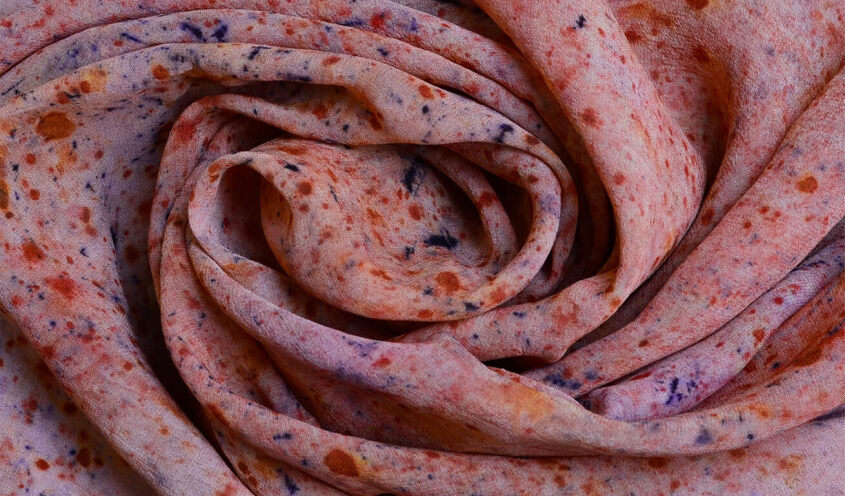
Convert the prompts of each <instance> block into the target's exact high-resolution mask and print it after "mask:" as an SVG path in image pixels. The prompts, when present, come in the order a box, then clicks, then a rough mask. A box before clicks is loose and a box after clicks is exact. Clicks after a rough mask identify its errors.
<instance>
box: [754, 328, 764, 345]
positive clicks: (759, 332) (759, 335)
mask: <svg viewBox="0 0 845 496" xmlns="http://www.w3.org/2000/svg"><path fill="white" fill-rule="evenodd" d="M751 334H753V335H754V343H755V344H758V343H760V342H761V341H763V336H765V335H766V331H764V330H763V329H754V331H753V332H752V333H751Z"/></svg>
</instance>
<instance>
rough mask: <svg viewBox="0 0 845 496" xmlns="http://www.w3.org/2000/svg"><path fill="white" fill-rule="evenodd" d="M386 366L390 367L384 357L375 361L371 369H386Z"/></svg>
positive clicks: (388, 361)
mask: <svg viewBox="0 0 845 496" xmlns="http://www.w3.org/2000/svg"><path fill="white" fill-rule="evenodd" d="M388 365H390V359H389V358H386V357H381V358H379V359H378V360H376V361H375V362H373V367H379V368H382V367H387V366H388Z"/></svg>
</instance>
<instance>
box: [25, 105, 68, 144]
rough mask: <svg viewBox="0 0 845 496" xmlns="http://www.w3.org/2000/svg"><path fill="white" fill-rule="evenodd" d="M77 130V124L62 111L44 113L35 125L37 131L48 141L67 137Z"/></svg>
mask: <svg viewBox="0 0 845 496" xmlns="http://www.w3.org/2000/svg"><path fill="white" fill-rule="evenodd" d="M75 130H76V124H74V123H73V122H72V121H71V120H70V119H68V118H67V116H66V115H65V114H64V113H62V112H50V113H48V114H44V115H43V116H42V117H41V118H40V119H38V124H36V126H35V131H36V132H37V133H38V134H40V135H41V137H42V138H44V139H45V140H46V141H50V140H54V139H62V138H67V137H68V136H70V135H71V134H73V132H74V131H75Z"/></svg>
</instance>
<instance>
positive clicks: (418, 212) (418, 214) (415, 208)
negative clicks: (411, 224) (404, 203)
mask: <svg viewBox="0 0 845 496" xmlns="http://www.w3.org/2000/svg"><path fill="white" fill-rule="evenodd" d="M408 213H409V214H410V215H411V218H412V219H414V220H420V219H422V209H421V208H420V207H419V205H417V204H414V205H411V206H410V207H408Z"/></svg>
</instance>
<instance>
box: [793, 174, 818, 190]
mask: <svg viewBox="0 0 845 496" xmlns="http://www.w3.org/2000/svg"><path fill="white" fill-rule="evenodd" d="M818 187H819V182H818V181H817V180H816V178H815V177H813V176H807V177H805V178H804V179H802V180H800V181H798V184H797V188H798V191H800V192H802V193H812V192H814V191H816V189H818Z"/></svg>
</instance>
